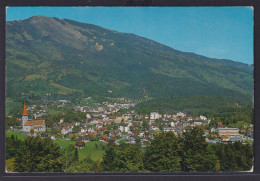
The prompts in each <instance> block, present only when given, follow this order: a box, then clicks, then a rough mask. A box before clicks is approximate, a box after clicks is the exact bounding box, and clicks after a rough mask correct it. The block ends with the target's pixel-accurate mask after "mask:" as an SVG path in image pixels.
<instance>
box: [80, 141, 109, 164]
mask: <svg viewBox="0 0 260 181" xmlns="http://www.w3.org/2000/svg"><path fill="white" fill-rule="evenodd" d="M95 144H97V148H96V145H95ZM102 146H106V144H105V143H103V142H101V141H92V142H89V143H86V145H85V148H84V149H79V150H78V152H79V160H83V159H84V158H87V157H88V156H89V157H90V158H91V159H92V160H95V161H96V160H100V161H101V160H102V157H103V154H104V153H105V151H104V150H102Z"/></svg>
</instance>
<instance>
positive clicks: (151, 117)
mask: <svg viewBox="0 0 260 181" xmlns="http://www.w3.org/2000/svg"><path fill="white" fill-rule="evenodd" d="M159 118H160V114H159V113H158V112H151V113H150V119H152V120H155V119H159Z"/></svg>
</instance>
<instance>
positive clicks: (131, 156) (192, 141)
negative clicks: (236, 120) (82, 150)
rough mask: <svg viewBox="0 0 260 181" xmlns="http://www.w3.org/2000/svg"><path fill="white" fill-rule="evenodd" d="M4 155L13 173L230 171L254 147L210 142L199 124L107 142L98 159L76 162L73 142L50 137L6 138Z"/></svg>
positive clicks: (247, 159)
mask: <svg viewBox="0 0 260 181" xmlns="http://www.w3.org/2000/svg"><path fill="white" fill-rule="evenodd" d="M6 156H7V159H10V158H15V159H14V171H16V172H218V171H223V172H229V171H247V170H250V169H251V167H252V165H253V146H252V145H251V144H242V143H241V142H235V143H228V144H222V143H217V144H209V143H207V142H206V141H205V137H204V136H203V130H202V129H201V128H193V129H188V130H186V132H184V133H183V135H182V136H178V137H177V136H175V135H174V133H172V132H167V133H160V134H158V135H156V136H155V138H154V139H153V140H152V141H151V143H150V144H148V145H147V146H146V147H142V146H141V142H140V140H139V141H138V142H137V143H136V144H128V143H121V144H119V145H116V144H115V142H113V141H110V142H109V143H108V145H107V146H106V148H105V153H104V155H103V159H102V160H97V161H94V160H92V159H91V158H90V157H87V158H86V159H83V160H80V161H79V155H78V151H77V149H76V148H75V147H74V146H70V147H69V148H68V149H65V150H62V149H60V147H59V146H58V145H57V144H54V143H53V142H52V141H51V140H50V139H46V138H45V139H42V138H40V137H27V138H26V139H25V140H24V141H21V140H18V139H17V138H15V137H14V136H11V137H10V138H7V154H6Z"/></svg>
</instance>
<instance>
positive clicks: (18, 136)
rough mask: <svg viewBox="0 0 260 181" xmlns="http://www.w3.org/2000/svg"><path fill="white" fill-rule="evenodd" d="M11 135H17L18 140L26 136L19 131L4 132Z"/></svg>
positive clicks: (7, 135) (8, 135)
mask: <svg viewBox="0 0 260 181" xmlns="http://www.w3.org/2000/svg"><path fill="white" fill-rule="evenodd" d="M12 135H14V136H15V137H16V136H17V138H18V139H19V140H24V139H25V138H26V137H27V136H26V135H24V134H23V133H20V132H5V136H6V137H11V136H12Z"/></svg>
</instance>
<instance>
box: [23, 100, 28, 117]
mask: <svg viewBox="0 0 260 181" xmlns="http://www.w3.org/2000/svg"><path fill="white" fill-rule="evenodd" d="M22 115H23V116H28V114H27V112H26V104H25V102H24V104H23V114H22Z"/></svg>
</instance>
